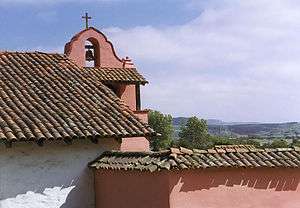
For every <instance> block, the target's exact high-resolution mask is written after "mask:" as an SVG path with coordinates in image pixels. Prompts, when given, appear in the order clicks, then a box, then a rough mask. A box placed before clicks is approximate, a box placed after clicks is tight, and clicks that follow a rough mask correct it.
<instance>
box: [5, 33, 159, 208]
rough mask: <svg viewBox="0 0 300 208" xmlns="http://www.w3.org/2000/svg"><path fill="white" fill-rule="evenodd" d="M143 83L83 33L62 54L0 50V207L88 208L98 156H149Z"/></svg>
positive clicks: (108, 47) (98, 37) (104, 44)
mask: <svg viewBox="0 0 300 208" xmlns="http://www.w3.org/2000/svg"><path fill="white" fill-rule="evenodd" d="M146 83H147V81H146V80H145V79H144V78H143V76H142V75H140V74H139V73H138V72H137V70H136V68H135V66H134V64H133V63H132V62H131V61H130V60H129V59H128V58H122V59H121V58H119V57H118V56H117V55H116V53H115V50H114V48H113V45H112V43H111V42H109V40H108V39H107V38H106V37H105V35H104V34H103V33H101V32H100V31H98V30H97V29H95V28H92V27H89V28H87V29H85V30H83V31H81V32H79V33H78V34H77V35H75V36H74V37H73V38H72V39H71V40H70V42H69V43H67V44H66V46H65V53H64V54H56V53H42V52H8V51H1V52H0V141H1V145H0V207H1V208H24V207H26V208H59V207H63V208H82V207H84V208H94V207H95V194H94V176H93V173H92V171H91V170H89V169H88V167H87V164H88V162H90V161H91V160H93V159H95V158H96V157H97V156H98V155H99V154H101V152H104V151H108V150H119V151H149V141H148V139H149V138H150V137H151V136H152V135H154V134H155V133H154V131H153V130H152V129H151V128H150V127H149V125H148V124H147V119H148V117H147V115H148V111H146V110H142V109H141V101H140V86H141V85H145V84H146Z"/></svg>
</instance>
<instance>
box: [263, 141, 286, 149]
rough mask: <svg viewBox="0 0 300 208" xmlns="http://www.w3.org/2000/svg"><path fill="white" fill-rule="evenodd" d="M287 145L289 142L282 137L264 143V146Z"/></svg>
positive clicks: (276, 146)
mask: <svg viewBox="0 0 300 208" xmlns="http://www.w3.org/2000/svg"><path fill="white" fill-rule="evenodd" d="M278 147H289V144H288V142H287V141H286V140H284V139H274V140H273V141H272V142H271V143H269V144H265V145H264V148H278Z"/></svg>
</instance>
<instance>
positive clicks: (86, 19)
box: [81, 12, 92, 29]
mask: <svg viewBox="0 0 300 208" xmlns="http://www.w3.org/2000/svg"><path fill="white" fill-rule="evenodd" d="M81 18H82V19H85V27H86V29H88V28H89V19H92V17H89V14H88V13H87V12H86V13H85V16H82V17H81Z"/></svg>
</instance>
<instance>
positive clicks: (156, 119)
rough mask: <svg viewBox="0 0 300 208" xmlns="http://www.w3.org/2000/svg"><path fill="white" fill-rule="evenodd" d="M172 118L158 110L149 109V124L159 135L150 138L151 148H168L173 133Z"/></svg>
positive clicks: (156, 149)
mask: <svg viewBox="0 0 300 208" xmlns="http://www.w3.org/2000/svg"><path fill="white" fill-rule="evenodd" d="M172 122H173V118H172V116H171V115H165V114H163V113H161V112H159V111H150V113H149V125H150V126H151V128H152V129H154V131H155V132H156V133H159V134H161V136H154V137H152V138H151V140H150V145H151V149H152V150H154V151H158V150H162V149H166V148H169V147H170V145H171V143H172V136H173V133H174V128H173V124H172Z"/></svg>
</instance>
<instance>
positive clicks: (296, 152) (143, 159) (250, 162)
mask: <svg viewBox="0 0 300 208" xmlns="http://www.w3.org/2000/svg"><path fill="white" fill-rule="evenodd" d="M89 166H90V167H91V168H95V169H113V170H120V169H122V170H141V171H151V172H153V171H160V170H184V169H205V168H262V167H265V168H275V167H284V168H300V148H299V147H294V148H277V149H257V148H255V147H254V146H251V145H229V146H216V147H215V148H213V149H207V150H198V149H194V150H190V149H185V148H179V149H177V148H171V149H170V150H166V151H161V152H115V151H113V152H105V153H103V154H102V155H101V156H100V157H99V158H97V159H96V160H95V161H93V162H91V163H90V164H89Z"/></svg>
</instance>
